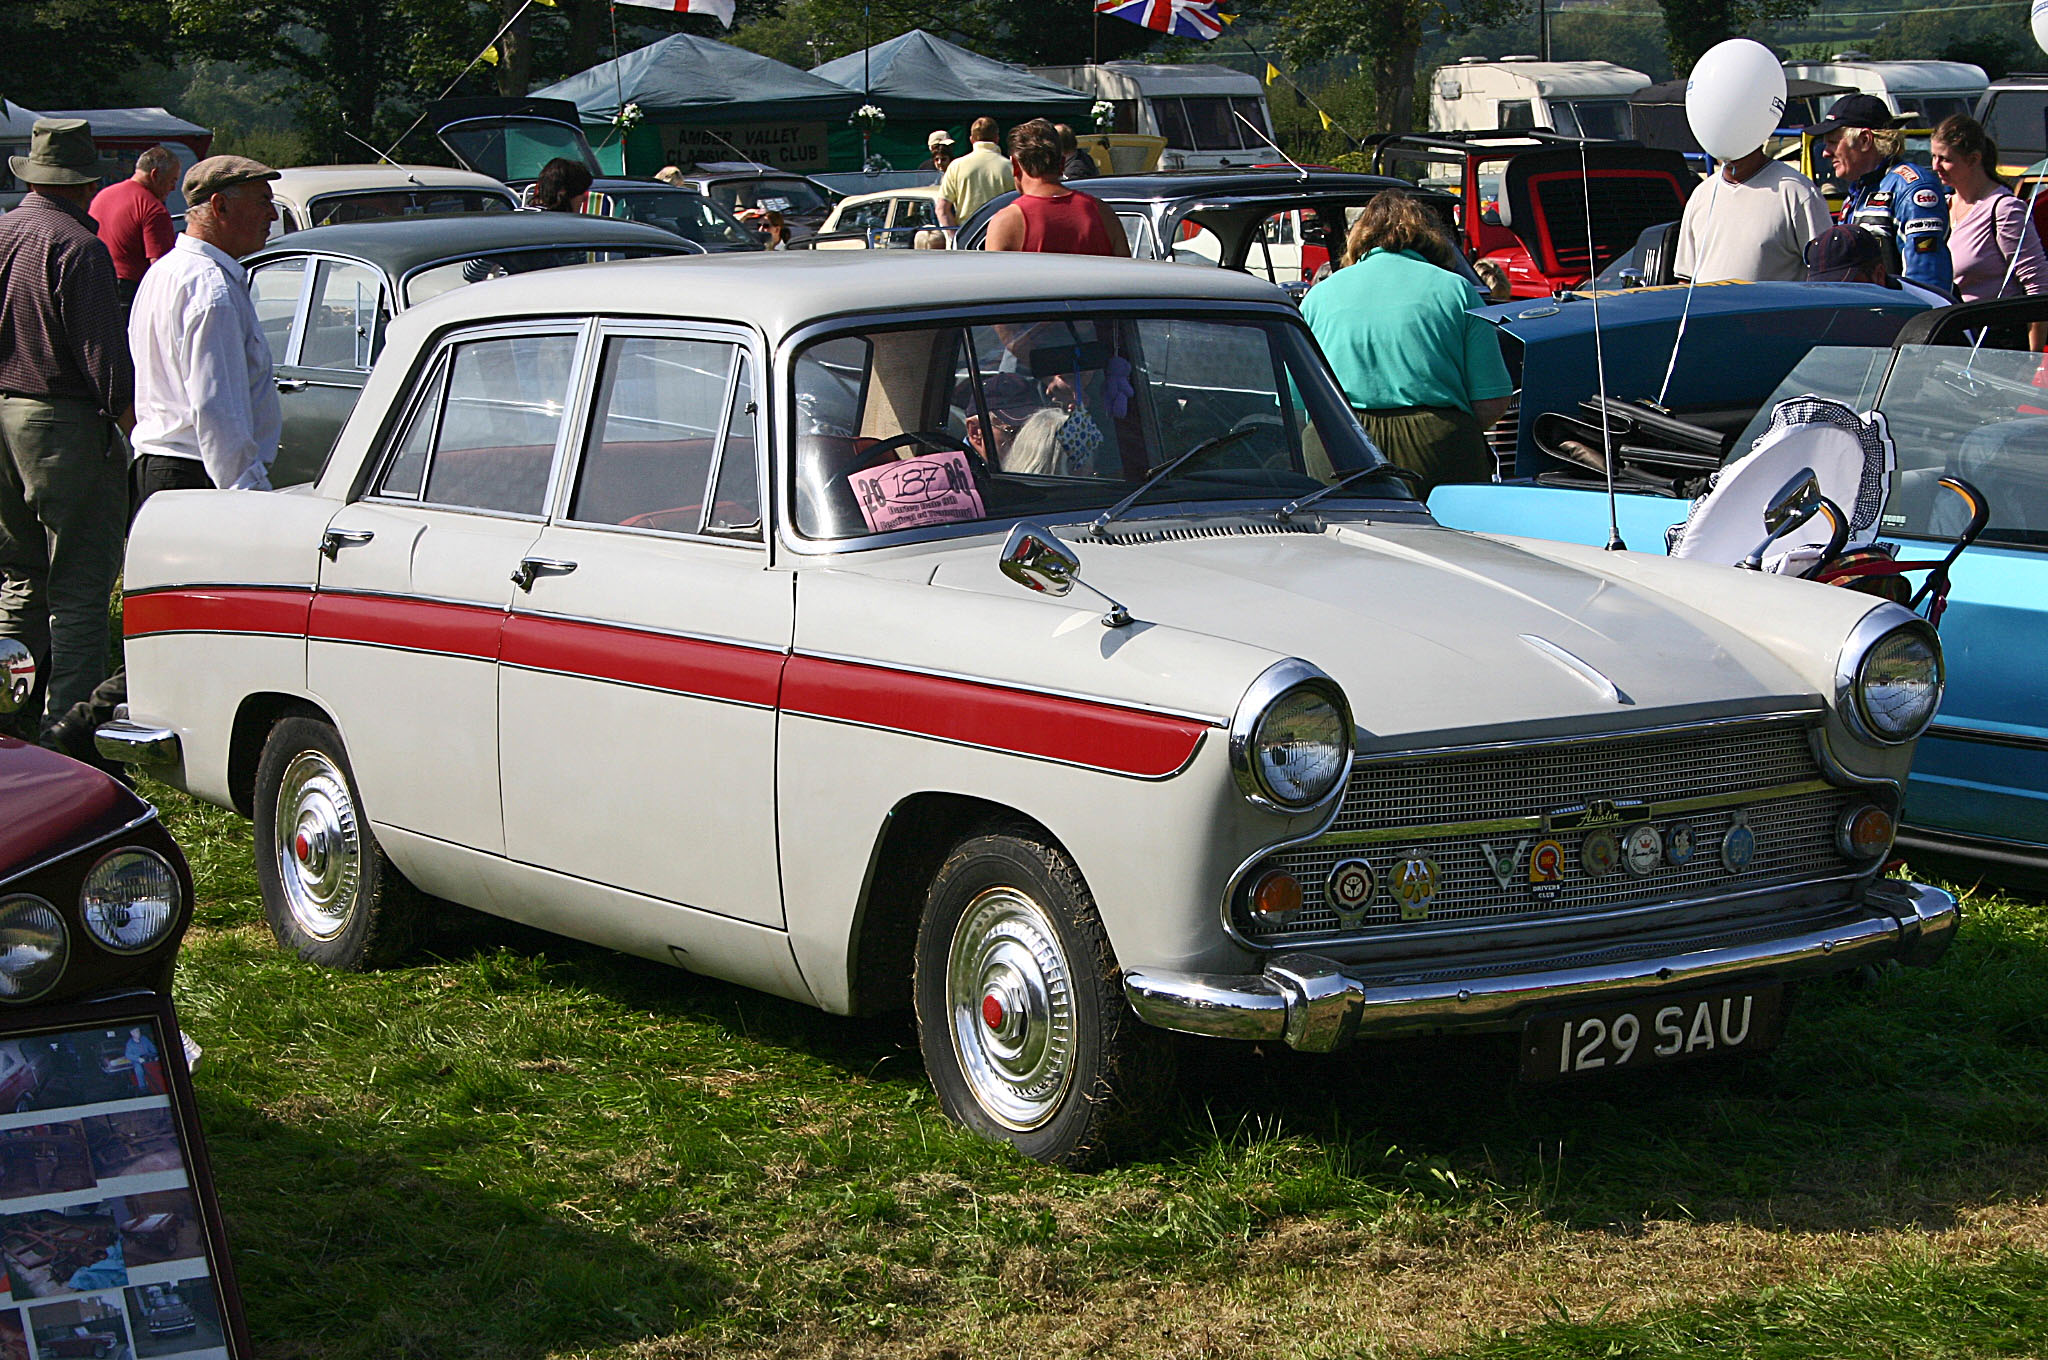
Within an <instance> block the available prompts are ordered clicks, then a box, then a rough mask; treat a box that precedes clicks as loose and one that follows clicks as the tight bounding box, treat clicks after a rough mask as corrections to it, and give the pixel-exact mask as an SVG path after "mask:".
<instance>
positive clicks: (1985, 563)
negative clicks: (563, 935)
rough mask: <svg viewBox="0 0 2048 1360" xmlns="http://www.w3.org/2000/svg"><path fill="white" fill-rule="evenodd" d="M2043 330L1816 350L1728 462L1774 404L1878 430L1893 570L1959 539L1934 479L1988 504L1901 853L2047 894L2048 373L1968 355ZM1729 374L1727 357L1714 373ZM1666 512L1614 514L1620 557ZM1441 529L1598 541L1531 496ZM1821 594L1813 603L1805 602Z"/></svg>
mask: <svg viewBox="0 0 2048 1360" xmlns="http://www.w3.org/2000/svg"><path fill="white" fill-rule="evenodd" d="M2042 320H2048V300H2041V299H2033V300H2022V301H2017V302H1998V303H1983V304H1969V305H1965V306H1958V307H1950V308H1944V309H1942V310H1940V311H1938V312H1929V313H1925V314H1924V315H1922V316H1920V317H1917V318H1915V319H1914V320H1912V321H1910V322H1908V323H1907V324H1906V326H1905V328H1904V329H1903V330H1901V331H1900V332H1899V334H1898V336H1897V339H1896V340H1895V341H1894V343H1893V344H1892V345H1891V346H1889V347H1875V346H1824V347H1821V348H1816V349H1813V350H1811V351H1810V352H1809V353H1808V354H1807V355H1806V357H1805V358H1803V359H1802V360H1800V361H1799V363H1798V364H1797V365H1796V366H1795V367H1794V368H1793V369H1792V371H1791V373H1790V375H1789V376H1787V377H1786V378H1785V379H1784V380H1783V381H1782V382H1780V383H1779V384H1778V386H1777V390H1776V391H1775V392H1773V393H1772V394H1771V396H1770V398H1769V400H1767V401H1766V402H1764V403H1763V405H1762V406H1761V407H1760V408H1759V409H1758V411H1757V412H1756V414H1755V415H1754V416H1753V417H1752V418H1751V420H1750V421H1749V424H1748V426H1747V428H1745V429H1744V430H1743V431H1742V433H1741V434H1740V435H1739V436H1738V437H1737V438H1736V439H1735V441H1734V442H1733V444H1732V445H1731V446H1730V453H1729V455H1728V456H1729V457H1730V458H1731V459H1733V458H1739V457H1741V456H1743V455H1744V454H1745V453H1746V452H1747V451H1748V450H1749V448H1750V445H1751V443H1752V442H1753V441H1754V439H1755V438H1756V436H1757V435H1758V434H1760V433H1761V432H1762V430H1763V429H1764V427H1765V425H1766V424H1767V423H1768V420H1769V416H1770V408H1771V407H1772V406H1773V405H1775V404H1776V403H1777V402H1778V401H1779V400H1781V399H1783V398H1786V397H1793V396H1799V395H1801V394H1804V393H1813V394H1815V395H1818V396H1823V397H1833V398H1836V399H1838V400H1840V401H1843V402H1846V403H1847V404H1848V405H1850V406H1851V407H1853V408H1855V409H1856V410H1859V411H1868V410H1873V409H1874V410H1877V411H1881V412H1883V413H1884V415H1885V418H1886V420H1887V422H1888V424H1889V426H1890V430H1891V435H1892V438H1893V441H1894V443H1895V444H1896V447H1897V453H1898V468H1899V473H1898V476H1897V478H1896V479H1895V482H1894V484H1893V489H1892V492H1891V496H1890V499H1889V501H1888V502H1887V504H1886V505H1885V508H1884V513H1883V518H1882V520H1881V524H1882V537H1883V539H1884V540H1885V541H1887V542H1893V543H1896V545H1897V546H1898V548H1899V555H1900V556H1901V558H1904V559H1908V560H1922V559H1930V560H1931V559H1934V558H1938V557H1940V556H1941V555H1942V553H1943V551H1945V549H1946V546H1947V545H1948V544H1949V543H1952V542H1953V541H1954V538H1955V535H1956V533H1957V532H1958V531H1959V529H1960V528H1961V523H1962V518H1963V517H1962V515H1961V514H1960V513H1959V511H1958V509H1957V506H1956V502H1955V501H1954V499H1953V498H1950V497H1948V496H1946V495H1945V493H1942V492H1940V491H1938V490H1937V489H1936V487H1935V482H1936V480H1937V479H1938V478H1940V477H1942V476H1944V475H1950V476H1959V477H1962V478H1964V479H1966V480H1967V481H1968V482H1970V483H1971V484H1972V485H1974V486H1975V487H1976V488H1977V489H1979V490H1980V491H1982V492H1983V493H1984V496H1985V499H1986V500H1987V501H1988V502H1989V507H1990V521H1989V524H1988V525H1987V527H1986V528H1985V530H1984V532H1983V534H1982V536H1981V537H1980V538H1979V539H1978V540H1977V542H1976V543H1975V544H1974V545H1973V546H1971V547H1970V548H1968V549H1966V550H1965V551H1964V552H1963V554H1962V556H1961V558H1960V559H1959V560H1958V561H1957V562H1956V564H1955V566H1954V568H1953V571H1952V574H1951V576H1952V587H1951V591H1950V595H1949V603H1948V611H1947V612H1946V613H1945V614H1944V615H1943V616H1942V618H1941V636H1942V642H1943V647H1944V650H1945V652H1946V655H1947V661H1948V689H1947V694H1946V696H1945V697H1944V699H1943V701H1942V706H1941V711H1940V714H1939V716H1938V717H1937V718H1936V720H1935V723H1934V726H1933V727H1932V728H1930V729H1929V731H1928V735H1927V736H1926V737H1925V738H1924V739H1923V740H1922V741H1921V743H1920V748H1919V755H1918V758H1917V760H1916V762H1915V764H1914V768H1913V773H1912V776H1911V778H1910V779H1909V780H1908V783H1907V789H1906V809H1905V812H1906V817H1905V820H1906V829H1905V831H1904V833H1903V834H1902V835H1901V836H1900V838H1899V843H1900V845H1901V846H1903V847H1905V848H1906V849H1908V850H1912V851H1921V852H1938V853H1940V854H1944V855H1950V856H1955V857H1958V858H1960V859H1963V860H1967V861H1970V862H1971V863H1972V865H1973V867H1974V868H1976V869H1977V870H1978V871H1980V872H1982V873H1984V874H1985V875H1986V876H1987V877H1988V878H1990V879H1992V880H1993V881H1997V882H2003V883H2007V884H2011V885H2014V886H2021V887H2032V888H2037V889H2038V888H2041V887H2044V886H2048V363H2044V361H2043V356H2041V355H2040V354H2036V353H2030V352H2026V351H2023V350H2008V349H1994V348H1991V347H1990V345H1989V344H1987V345H1986V346H1985V347H1984V348H1982V349H1979V350H1977V351H1975V352H1974V353H1973V352H1972V350H1971V348H1970V343H1971V342H1970V334H1971V333H1972V332H1974V330H1975V329H1976V328H1978V327H1982V326H1990V327H1991V328H1992V329H1991V336H1992V341H1991V343H1997V341H1998V340H1999V339H2001V338H2005V336H2007V335H2010V334H2011V333H2012V331H2013V329H2015V328H2019V327H2022V326H2024V325H2025V324H2026V323H2029V322H2037V321H2042ZM1703 361H1704V362H1718V363H1724V364H1727V365H1729V366H1730V367H1738V366H1740V360H1739V356H1736V355H1733V354H1729V353H1727V352H1725V351H1723V352H1721V353H1719V354H1718V355H1716V356H1715V358H1714V359H1713V360H1711V361H1705V360H1703ZM1687 506H1688V502H1687V501H1686V500H1685V499H1683V498H1682V497H1680V496H1675V495H1653V494H1644V493H1643V492H1641V491H1632V492H1626V493H1624V494H1620V495H1618V496H1617V498H1616V510H1617V519H1618V522H1619V527H1620V531H1621V536H1622V539H1623V541H1624V542H1625V543H1626V545H1627V546H1628V548H1629V549H1631V550H1633V551H1639V552H1653V553H1661V552H1663V551H1664V531H1665V530H1666V529H1667V528H1668V527H1669V526H1671V525H1673V524H1676V523H1678V522H1679V521H1681V520H1683V519H1684V518H1685V513H1686V509H1687ZM1430 509H1431V510H1432V511H1433V512H1434V513H1435V515H1436V517H1437V519H1438V520H1439V521H1441V522H1442V523H1444V524H1446V525H1449V526H1451V527H1453V528H1460V529H1470V530H1474V531H1477V532H1481V533H1489V534H1513V535H1522V536H1527V537H1532V538H1548V539H1557V540H1563V541H1567V542H1576V543H1589V544H1602V543H1606V542H1607V541H1608V514H1607V497H1606V495H1605V494H1604V493H1603V492H1599V491H1595V490H1591V489H1581V488H1574V487H1568V486H1560V485H1539V484H1538V483H1537V482H1536V480H1535V479H1533V478H1529V477H1524V478H1521V479H1517V480H1513V481H1508V482H1504V483H1501V484H1496V485H1472V486H1445V487H1440V488H1439V489H1438V490H1437V491H1436V493H1435V494H1434V495H1433V496H1432V497H1431V498H1430ZM1817 588H1819V587H1817Z"/></svg>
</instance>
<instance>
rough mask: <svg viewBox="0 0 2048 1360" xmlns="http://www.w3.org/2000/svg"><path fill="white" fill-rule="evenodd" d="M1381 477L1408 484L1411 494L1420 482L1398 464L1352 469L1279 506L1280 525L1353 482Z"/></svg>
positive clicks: (1419, 479) (1412, 472)
mask: <svg viewBox="0 0 2048 1360" xmlns="http://www.w3.org/2000/svg"><path fill="white" fill-rule="evenodd" d="M1382 476H1384V477H1392V478H1394V479H1396V480H1397V481H1403V482H1406V483H1408V489H1409V491H1411V492H1413V491H1414V490H1415V488H1416V487H1417V486H1418V485H1419V484H1420V482H1421V478H1419V477H1417V476H1416V475H1415V472H1414V469H1412V468H1404V467H1402V466H1401V465H1400V464H1398V463H1380V464H1378V465H1376V466H1373V467H1369V468H1353V469H1352V470H1351V471H1349V472H1347V473H1345V474H1344V475H1343V476H1342V477H1339V478H1338V479H1337V480H1336V481H1334V482H1331V483H1330V484H1329V485H1328V486H1319V487H1317V488H1316V489H1315V490H1313V491H1311V492H1309V493H1308V494H1307V495H1306V496H1301V497H1297V498H1296V499H1294V500H1291V501H1289V502H1287V504H1285V505H1283V506H1281V507H1280V522H1281V523H1282V524H1286V523H1287V522H1288V521H1290V520H1292V519H1293V518H1294V517H1295V516H1296V515H1298V514H1300V513H1301V512H1302V511H1304V510H1306V509H1308V507H1310V506H1311V505H1314V504H1315V503H1316V502H1317V501H1319V500H1321V499H1322V498H1323V497H1325V496H1327V495H1329V494H1330V493H1331V492H1332V491H1342V490H1343V489H1344V488H1345V487H1347V486H1350V485H1351V484H1352V483H1353V482H1359V481H1364V480H1365V479H1366V478H1368V477H1382Z"/></svg>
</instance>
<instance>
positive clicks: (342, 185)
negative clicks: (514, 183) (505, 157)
mask: <svg viewBox="0 0 2048 1360" xmlns="http://www.w3.org/2000/svg"><path fill="white" fill-rule="evenodd" d="M277 176H278V177H277V181H276V183H275V185H274V186H273V187H274V188H275V189H276V190H277V192H278V193H279V194H285V193H289V194H291V195H292V196H295V197H310V196H311V195H313V194H332V193H338V192H344V191H346V190H349V189H385V190H391V189H496V190H497V191H498V192H500V193H509V192H511V191H510V190H508V189H506V188H505V186H504V185H503V184H501V183H499V182H498V181H497V180H494V179H492V178H491V177H490V176H489V175H479V174H477V173H475V172H474V171H470V170H451V169H449V168H448V167H447V166H445V165H294V166H290V167H288V168H287V169H284V170H280V171H278V172H277Z"/></svg>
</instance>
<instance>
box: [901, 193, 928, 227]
mask: <svg viewBox="0 0 2048 1360" xmlns="http://www.w3.org/2000/svg"><path fill="white" fill-rule="evenodd" d="M935 221H936V219H935V218H934V217H933V216H932V203H931V200H930V199H928V198H899V199H897V200H896V225H897V226H899V227H929V226H931V225H933V224H934V222H935Z"/></svg>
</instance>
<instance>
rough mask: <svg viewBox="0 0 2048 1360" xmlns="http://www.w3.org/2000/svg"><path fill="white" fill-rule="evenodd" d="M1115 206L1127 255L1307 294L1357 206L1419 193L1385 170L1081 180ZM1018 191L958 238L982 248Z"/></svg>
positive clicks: (1447, 210)
mask: <svg viewBox="0 0 2048 1360" xmlns="http://www.w3.org/2000/svg"><path fill="white" fill-rule="evenodd" d="M1078 187H1080V188H1082V189H1083V190H1084V191H1086V192H1087V193H1090V194H1093V195H1094V196H1095V197H1096V198H1099V199H1101V200H1102V201H1103V202H1104V203H1107V204H1109V206H1110V207H1111V208H1112V209H1114V210H1115V212H1116V215H1117V220H1118V221H1119V222H1121V223H1123V228H1124V237H1125V239H1126V240H1128V241H1129V242H1130V247H1131V255H1132V257H1133V258H1135V259H1140V260H1175V261H1178V262H1180V263H1183V264H1194V265H1211V266H1214V265H1222V266H1223V267H1224V268H1226V269H1233V270H1242V271H1244V272H1247V273H1250V274H1253V275H1255V276H1256V277H1258V278H1262V279H1264V280H1266V281H1267V282H1268V283H1273V284H1277V285H1279V286H1280V287H1282V288H1284V289H1286V290H1288V291H1289V292H1290V293H1292V294H1294V295H1295V296H1299V295H1300V294H1301V293H1302V292H1304V291H1306V289H1307V288H1308V285H1309V283H1310V281H1311V280H1313V279H1314V277H1315V275H1316V273H1317V271H1318V270H1319V269H1321V267H1322V266H1323V265H1324V264H1325V263H1326V262H1327V261H1328V260H1329V258H1330V250H1331V247H1332V246H1333V245H1334V246H1335V247H1336V249H1337V252H1338V253H1339V254H1342V252H1343V244H1344V235H1345V233H1346V232H1347V231H1348V230H1349V229H1350V226H1351V222H1352V221H1353V220H1354V219H1355V218H1356V216H1357V213H1358V210H1359V209H1360V208H1362V207H1364V206H1365V205H1366V204H1367V203H1370V202H1371V201H1372V199H1373V196H1374V195H1376V194H1378V193H1380V192H1381V191H1382V190H1385V189H1413V188H1414V186H1413V185H1410V184H1408V183H1406V182H1405V181H1402V180H1398V179H1393V178H1390V177H1388V176H1385V175H1355V174H1349V173H1346V172H1343V171H1338V170H1321V169H1280V170H1273V169H1264V168H1262V169H1255V170H1208V171H1202V172H1199V173H1156V174H1146V175H1105V176H1102V177H1100V178H1098V179H1091V180H1088V181H1086V182H1085V183H1084V184H1082V185H1080V186H1078ZM1416 192H1417V193H1419V194H1420V195H1421V196H1422V197H1423V199H1424V201H1425V202H1426V203H1427V204H1428V205H1429V207H1430V208H1431V209H1432V210H1433V211H1435V212H1436V213H1437V214H1438V216H1439V217H1441V218H1442V220H1443V222H1444V225H1445V227H1446V229H1448V228H1449V227H1450V225H1451V224H1452V222H1453V221H1454V220H1455V216H1456V212H1457V200H1456V199H1454V198H1452V197H1451V196H1450V195H1448V194H1444V193H1439V192H1435V191H1433V190H1416ZM1015 197H1016V195H1015V194H1004V195H1002V196H1000V197H998V198H996V199H993V200H991V201H990V202H988V203H986V204H984V205H983V206H982V207H981V208H980V209H979V210H978V211H977V212H975V214H974V215H973V216H972V217H970V218H969V219H968V220H967V221H966V222H963V223H962V224H961V225H960V232H959V235H958V237H957V238H956V240H955V244H956V245H957V246H958V247H959V248H960V249H962V250H979V249H981V248H982V243H983V242H984V241H986V240H987V239H988V224H989V220H990V219H991V218H993V217H994V216H995V215H996V214H997V213H998V212H1001V211H1002V210H1003V209H1004V208H1005V207H1007V206H1008V205H1009V203H1010V201H1011V199H1013V198H1015Z"/></svg>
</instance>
